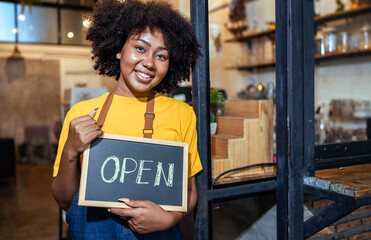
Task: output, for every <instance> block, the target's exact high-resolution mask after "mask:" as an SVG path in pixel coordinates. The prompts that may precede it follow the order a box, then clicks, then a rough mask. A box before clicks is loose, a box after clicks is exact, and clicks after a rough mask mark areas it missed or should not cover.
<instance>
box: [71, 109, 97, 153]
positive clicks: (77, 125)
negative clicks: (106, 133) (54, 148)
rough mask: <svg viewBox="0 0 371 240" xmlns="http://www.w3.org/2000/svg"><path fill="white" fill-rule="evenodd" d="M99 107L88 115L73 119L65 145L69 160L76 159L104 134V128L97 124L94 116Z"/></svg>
mask: <svg viewBox="0 0 371 240" xmlns="http://www.w3.org/2000/svg"><path fill="white" fill-rule="evenodd" d="M97 110H98V108H96V109H94V110H93V111H91V112H90V113H89V114H88V115H85V116H81V117H78V118H75V119H73V120H72V121H71V123H70V127H69V132H68V138H67V141H66V144H65V147H64V150H67V153H66V154H67V156H68V158H69V160H74V159H76V158H77V157H78V156H79V155H80V154H81V153H82V152H83V151H84V150H85V149H86V148H87V147H88V145H89V144H90V142H91V141H93V140H94V139H95V138H97V137H99V136H100V135H102V134H103V131H102V129H101V128H100V127H99V126H98V125H97V122H96V121H95V120H94V116H95V114H96V113H97Z"/></svg>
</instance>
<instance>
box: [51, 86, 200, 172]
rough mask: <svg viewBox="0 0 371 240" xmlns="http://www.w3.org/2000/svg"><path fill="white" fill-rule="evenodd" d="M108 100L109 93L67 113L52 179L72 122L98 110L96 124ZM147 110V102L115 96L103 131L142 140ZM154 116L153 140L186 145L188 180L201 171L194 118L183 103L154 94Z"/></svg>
mask: <svg viewBox="0 0 371 240" xmlns="http://www.w3.org/2000/svg"><path fill="white" fill-rule="evenodd" d="M107 96H108V93H105V94H104V95H102V96H100V97H97V98H94V99H90V100H87V101H83V102H79V103H77V104H76V105H74V106H73V107H72V108H71V109H70V111H69V112H68V113H67V116H66V118H65V120H64V123H63V128H62V132H61V136H60V138H59V145H58V152H57V157H56V159H55V163H54V171H53V176H54V177H56V176H57V174H58V169H59V163H60V159H61V155H62V151H63V148H64V144H65V142H66V140H67V137H68V130H69V126H70V122H71V120H73V119H75V118H77V117H81V116H83V115H87V114H89V113H90V112H91V111H92V110H93V109H95V108H99V109H98V112H97V114H96V115H95V117H94V119H95V120H97V119H98V116H99V114H100V110H101V108H102V106H103V103H104V102H105V100H106V98H107ZM146 107H147V98H131V97H123V96H118V95H115V96H114V97H113V100H112V103H111V106H110V108H109V110H108V113H107V116H106V120H105V122H104V125H103V127H102V130H103V131H104V132H105V133H109V134H117V135H125V136H133V137H143V128H144V113H145V112H146ZM154 112H155V119H154V121H153V129H154V131H153V135H152V138H153V139H160V140H168V141H177V142H185V143H188V177H191V176H193V175H195V174H196V173H198V172H199V171H201V170H202V166H201V161H200V157H199V155H198V151H197V132H196V116H195V113H194V111H193V108H192V107H191V106H189V105H188V104H186V103H184V102H181V101H177V100H175V99H173V98H168V97H164V96H162V95H161V94H156V95H155V107H154Z"/></svg>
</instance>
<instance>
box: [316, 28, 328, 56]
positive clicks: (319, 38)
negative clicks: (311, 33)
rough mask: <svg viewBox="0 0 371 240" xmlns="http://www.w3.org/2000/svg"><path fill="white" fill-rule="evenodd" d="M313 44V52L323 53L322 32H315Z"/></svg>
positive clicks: (323, 41)
mask: <svg viewBox="0 0 371 240" xmlns="http://www.w3.org/2000/svg"><path fill="white" fill-rule="evenodd" d="M314 45H315V54H321V55H325V53H326V50H325V39H324V38H323V34H322V32H317V34H316V37H315V39H314Z"/></svg>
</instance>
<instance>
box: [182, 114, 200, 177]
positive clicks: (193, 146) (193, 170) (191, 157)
mask: <svg viewBox="0 0 371 240" xmlns="http://www.w3.org/2000/svg"><path fill="white" fill-rule="evenodd" d="M189 109H190V110H189V113H188V116H183V117H184V119H182V120H183V121H184V125H183V126H182V130H183V131H182V135H183V138H184V139H183V140H184V142H186V143H188V177H192V176H194V175H195V174H197V173H198V172H200V171H201V170H202V165H201V161H200V157H199V155H198V150H197V131H196V115H195V113H194V111H193V108H192V107H189Z"/></svg>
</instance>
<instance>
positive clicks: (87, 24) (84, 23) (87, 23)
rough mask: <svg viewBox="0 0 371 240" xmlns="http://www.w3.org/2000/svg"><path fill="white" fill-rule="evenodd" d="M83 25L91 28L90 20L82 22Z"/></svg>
mask: <svg viewBox="0 0 371 240" xmlns="http://www.w3.org/2000/svg"><path fill="white" fill-rule="evenodd" d="M82 25H83V26H84V27H85V28H88V27H89V26H90V21H89V20H88V19H85V20H84V21H82Z"/></svg>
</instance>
